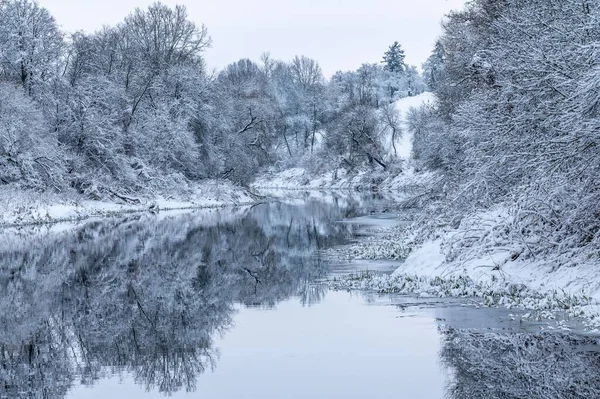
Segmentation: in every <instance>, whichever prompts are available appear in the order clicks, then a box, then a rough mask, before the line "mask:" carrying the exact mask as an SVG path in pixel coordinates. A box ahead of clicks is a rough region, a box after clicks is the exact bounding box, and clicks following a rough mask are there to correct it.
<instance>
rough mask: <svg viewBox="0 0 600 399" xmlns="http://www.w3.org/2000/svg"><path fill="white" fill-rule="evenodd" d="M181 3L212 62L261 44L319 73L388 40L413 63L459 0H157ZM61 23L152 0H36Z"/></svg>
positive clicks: (119, 13)
mask: <svg viewBox="0 0 600 399" xmlns="http://www.w3.org/2000/svg"><path fill="white" fill-rule="evenodd" d="M162 2H163V3H165V4H169V5H175V4H184V5H186V6H187V8H188V12H189V15H190V19H191V20H193V21H194V22H197V23H203V24H205V25H206V26H207V28H208V31H209V33H210V36H211V37H212V39H213V45H212V48H211V49H210V50H208V51H207V53H206V59H207V63H208V65H209V66H210V67H212V68H222V67H223V66H225V65H227V64H229V63H231V62H233V61H236V60H238V59H240V58H251V59H255V60H256V59H258V58H259V57H260V55H261V54H262V53H264V52H267V51H268V52H270V53H271V55H272V56H273V57H274V58H277V59H282V60H289V59H291V58H292V57H293V56H294V55H296V54H303V55H307V56H309V57H311V58H314V59H316V60H317V61H319V63H320V64H321V67H322V68H323V71H324V72H325V74H326V75H328V76H330V75H331V74H333V73H334V72H335V71H338V70H352V69H356V68H358V67H359V66H360V65H361V64H362V63H365V62H369V63H372V62H378V61H380V60H381V56H382V54H383V52H384V51H385V50H386V49H387V47H388V46H389V45H390V44H391V43H393V42H394V41H395V40H397V41H399V42H400V43H401V44H402V46H403V47H404V49H405V50H406V55H407V57H406V60H407V62H408V63H410V64H413V65H417V66H420V65H421V64H422V63H423V62H424V61H425V60H426V59H427V57H428V55H429V52H430V50H431V48H432V46H433V43H434V41H435V39H436V38H437V37H438V36H439V34H440V33H441V28H440V21H441V19H442V17H443V16H444V14H446V13H447V12H448V11H450V10H452V9H457V8H460V7H461V6H462V4H463V3H464V0H163V1H162ZM39 3H40V4H41V5H42V6H44V7H46V8H47V9H49V10H50V12H51V13H52V14H53V15H54V16H55V18H56V19H57V21H58V23H59V24H60V25H61V26H62V28H63V30H65V31H69V32H72V31H76V30H84V31H89V32H91V31H94V30H96V29H98V28H100V27H101V26H102V25H114V24H116V23H118V22H120V21H121V20H122V19H123V18H124V17H125V16H126V15H127V14H128V13H129V12H131V11H132V10H133V9H134V8H136V7H147V6H148V5H150V4H151V3H153V0H83V1H82V0H39Z"/></svg>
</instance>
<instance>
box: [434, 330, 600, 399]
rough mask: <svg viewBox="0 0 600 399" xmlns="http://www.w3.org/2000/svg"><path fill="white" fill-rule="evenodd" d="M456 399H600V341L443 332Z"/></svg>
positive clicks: (444, 356) (451, 390)
mask: <svg viewBox="0 0 600 399" xmlns="http://www.w3.org/2000/svg"><path fill="white" fill-rule="evenodd" d="M440 331H441V334H442V337H443V339H442V350H441V359H442V363H443V365H444V366H446V367H448V368H449V369H450V370H452V371H453V374H454V375H453V378H452V381H451V382H450V384H449V387H448V398H452V399H517V398H523V399H550V398H556V399H578V398H581V399H589V398H600V338H598V337H585V336H580V335H574V334H562V333H544V334H530V333H495V332H486V333H483V332H475V331H469V330H459V329H454V328H447V327H443V328H440Z"/></svg>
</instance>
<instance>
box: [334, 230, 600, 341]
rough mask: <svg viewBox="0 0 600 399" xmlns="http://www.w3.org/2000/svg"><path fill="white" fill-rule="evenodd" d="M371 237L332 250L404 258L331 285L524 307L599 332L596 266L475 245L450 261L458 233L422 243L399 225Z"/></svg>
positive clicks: (541, 316) (537, 315)
mask: <svg viewBox="0 0 600 399" xmlns="http://www.w3.org/2000/svg"><path fill="white" fill-rule="evenodd" d="M382 231H383V232H379V233H378V234H377V236H375V237H369V236H367V237H363V238H362V239H361V240H360V241H359V242H358V243H357V244H352V245H349V246H345V247H341V248H337V249H336V250H334V251H331V254H332V255H334V256H338V257H340V256H341V257H347V258H353V259H357V260H359V259H360V260H362V259H369V260H393V259H398V256H397V255H398V254H402V253H405V254H407V255H406V256H405V259H404V261H403V262H402V263H401V264H400V266H399V267H398V268H397V269H396V270H395V271H394V272H393V273H392V274H390V275H387V274H376V273H369V272H365V273H363V274H358V275H352V276H346V277H336V278H334V279H332V280H331V281H330V282H329V284H330V286H331V287H332V288H334V289H341V290H370V291H378V292H382V293H399V294H407V295H419V296H426V297H457V298H460V297H462V298H477V299H478V300H479V301H480V302H481V304H482V305H485V306H505V307H507V308H515V309H519V310H523V311H528V312H531V313H528V314H527V316H528V317H529V318H531V319H532V320H542V319H553V318H555V315H556V313H557V312H562V313H564V314H566V315H567V316H568V317H574V318H579V319H582V320H583V321H584V324H585V325H586V328H587V330H588V332H591V333H599V332H600V330H599V329H600V270H599V269H598V267H597V264H596V265H595V264H594V262H591V261H589V262H580V263H578V262H574V263H572V264H571V265H569V266H563V267H558V268H555V267H553V266H552V265H553V262H552V260H551V259H550V258H548V259H537V260H519V259H516V260H513V259H512V255H511V254H512V252H511V251H506V250H505V249H502V248H497V250H496V251H495V252H489V251H486V250H485V249H484V248H482V247H478V246H477V245H475V246H473V247H470V248H468V249H466V250H462V252H460V253H459V256H458V257H456V258H455V259H452V260H450V259H449V258H448V257H447V253H448V247H449V246H451V245H452V243H453V242H454V241H453V240H454V239H455V238H456V236H457V235H459V234H460V231H456V230H454V231H447V232H444V233H441V234H440V235H439V237H437V238H436V239H432V240H429V241H426V242H425V243H423V244H421V245H414V244H411V242H410V236H409V234H407V232H406V231H404V230H402V229H399V228H382Z"/></svg>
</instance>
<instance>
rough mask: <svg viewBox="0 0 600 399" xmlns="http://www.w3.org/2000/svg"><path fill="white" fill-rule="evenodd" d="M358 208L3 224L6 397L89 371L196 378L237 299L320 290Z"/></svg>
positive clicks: (158, 382) (1, 315) (140, 378)
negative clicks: (52, 230)
mask: <svg viewBox="0 0 600 399" xmlns="http://www.w3.org/2000/svg"><path fill="white" fill-rule="evenodd" d="M354 208H355V207H354V206H353V204H352V203H350V204H346V205H345V206H344V207H343V209H342V208H340V207H337V206H331V205H323V204H319V203H310V204H308V205H306V206H290V205H283V204H266V205H260V206H256V207H254V208H252V209H251V210H249V211H247V212H242V214H241V215H237V216H236V215H233V214H230V213H227V212H220V213H219V212H212V213H211V214H210V216H208V217H207V216H203V217H200V216H194V215H187V216H180V217H167V218H164V219H162V220H160V221H156V220H153V219H149V220H148V219H146V218H145V217H134V218H129V219H123V220H110V221H102V222H93V223H88V224H86V225H84V226H83V227H78V228H76V229H75V230H74V231H70V232H68V233H61V234H48V235H45V236H42V235H39V234H38V235H25V234H24V233H23V232H20V233H19V234H20V235H22V237H21V238H15V234H14V233H11V234H5V235H3V236H2V241H1V243H0V255H1V257H0V295H1V296H2V298H1V300H0V397H11V398H12V397H44V398H61V397H64V396H65V395H66V393H67V391H68V390H69V389H70V387H71V386H73V384H74V383H75V382H76V380H77V379H79V380H81V382H82V383H84V384H93V383H94V382H95V381H97V380H98V379H100V378H104V377H106V376H108V375H111V374H115V373H128V374H131V375H133V376H134V378H135V381H136V383H138V384H140V385H142V386H144V387H145V388H146V389H158V390H159V391H161V392H164V393H173V392H176V391H179V390H188V391H193V390H195V389H196V385H195V383H196V379H197V377H198V375H199V374H201V373H203V372H204V371H205V370H207V369H210V368H213V367H215V365H216V360H217V359H218V353H217V351H216V349H215V348H214V345H213V337H214V336H215V334H220V333H223V332H225V331H227V329H229V328H230V327H231V325H232V317H233V315H234V313H235V304H243V305H247V306H261V307H272V306H274V305H275V304H277V303H278V302H279V301H282V300H285V299H288V298H290V297H292V296H297V297H298V298H300V300H302V301H303V303H305V304H307V305H308V304H311V303H313V302H315V301H319V300H320V298H321V297H322V296H323V288H319V286H318V285H314V284H311V283H312V282H313V281H314V280H315V279H317V278H320V277H323V276H324V274H325V266H324V263H323V262H322V260H321V259H320V257H319V252H318V250H319V249H321V248H325V247H328V246H331V245H334V244H338V243H342V242H345V241H347V239H348V238H349V237H351V235H352V229H353V227H352V226H349V225H346V224H340V223H336V222H337V221H338V220H340V219H341V218H343V217H344V216H345V214H347V213H348V212H354V210H353V209H354ZM199 219H200V220H199Z"/></svg>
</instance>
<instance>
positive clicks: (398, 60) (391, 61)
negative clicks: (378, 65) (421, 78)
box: [382, 42, 406, 73]
mask: <svg viewBox="0 0 600 399" xmlns="http://www.w3.org/2000/svg"><path fill="white" fill-rule="evenodd" d="M404 57H405V54H404V50H403V49H402V46H400V43H398V42H394V44H392V45H391V46H390V48H389V50H388V51H386V52H385V53H384V55H383V61H382V63H383V64H384V67H383V68H384V69H385V70H386V71H388V72H394V73H400V72H404V70H405V67H406V65H405V64H404Z"/></svg>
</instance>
